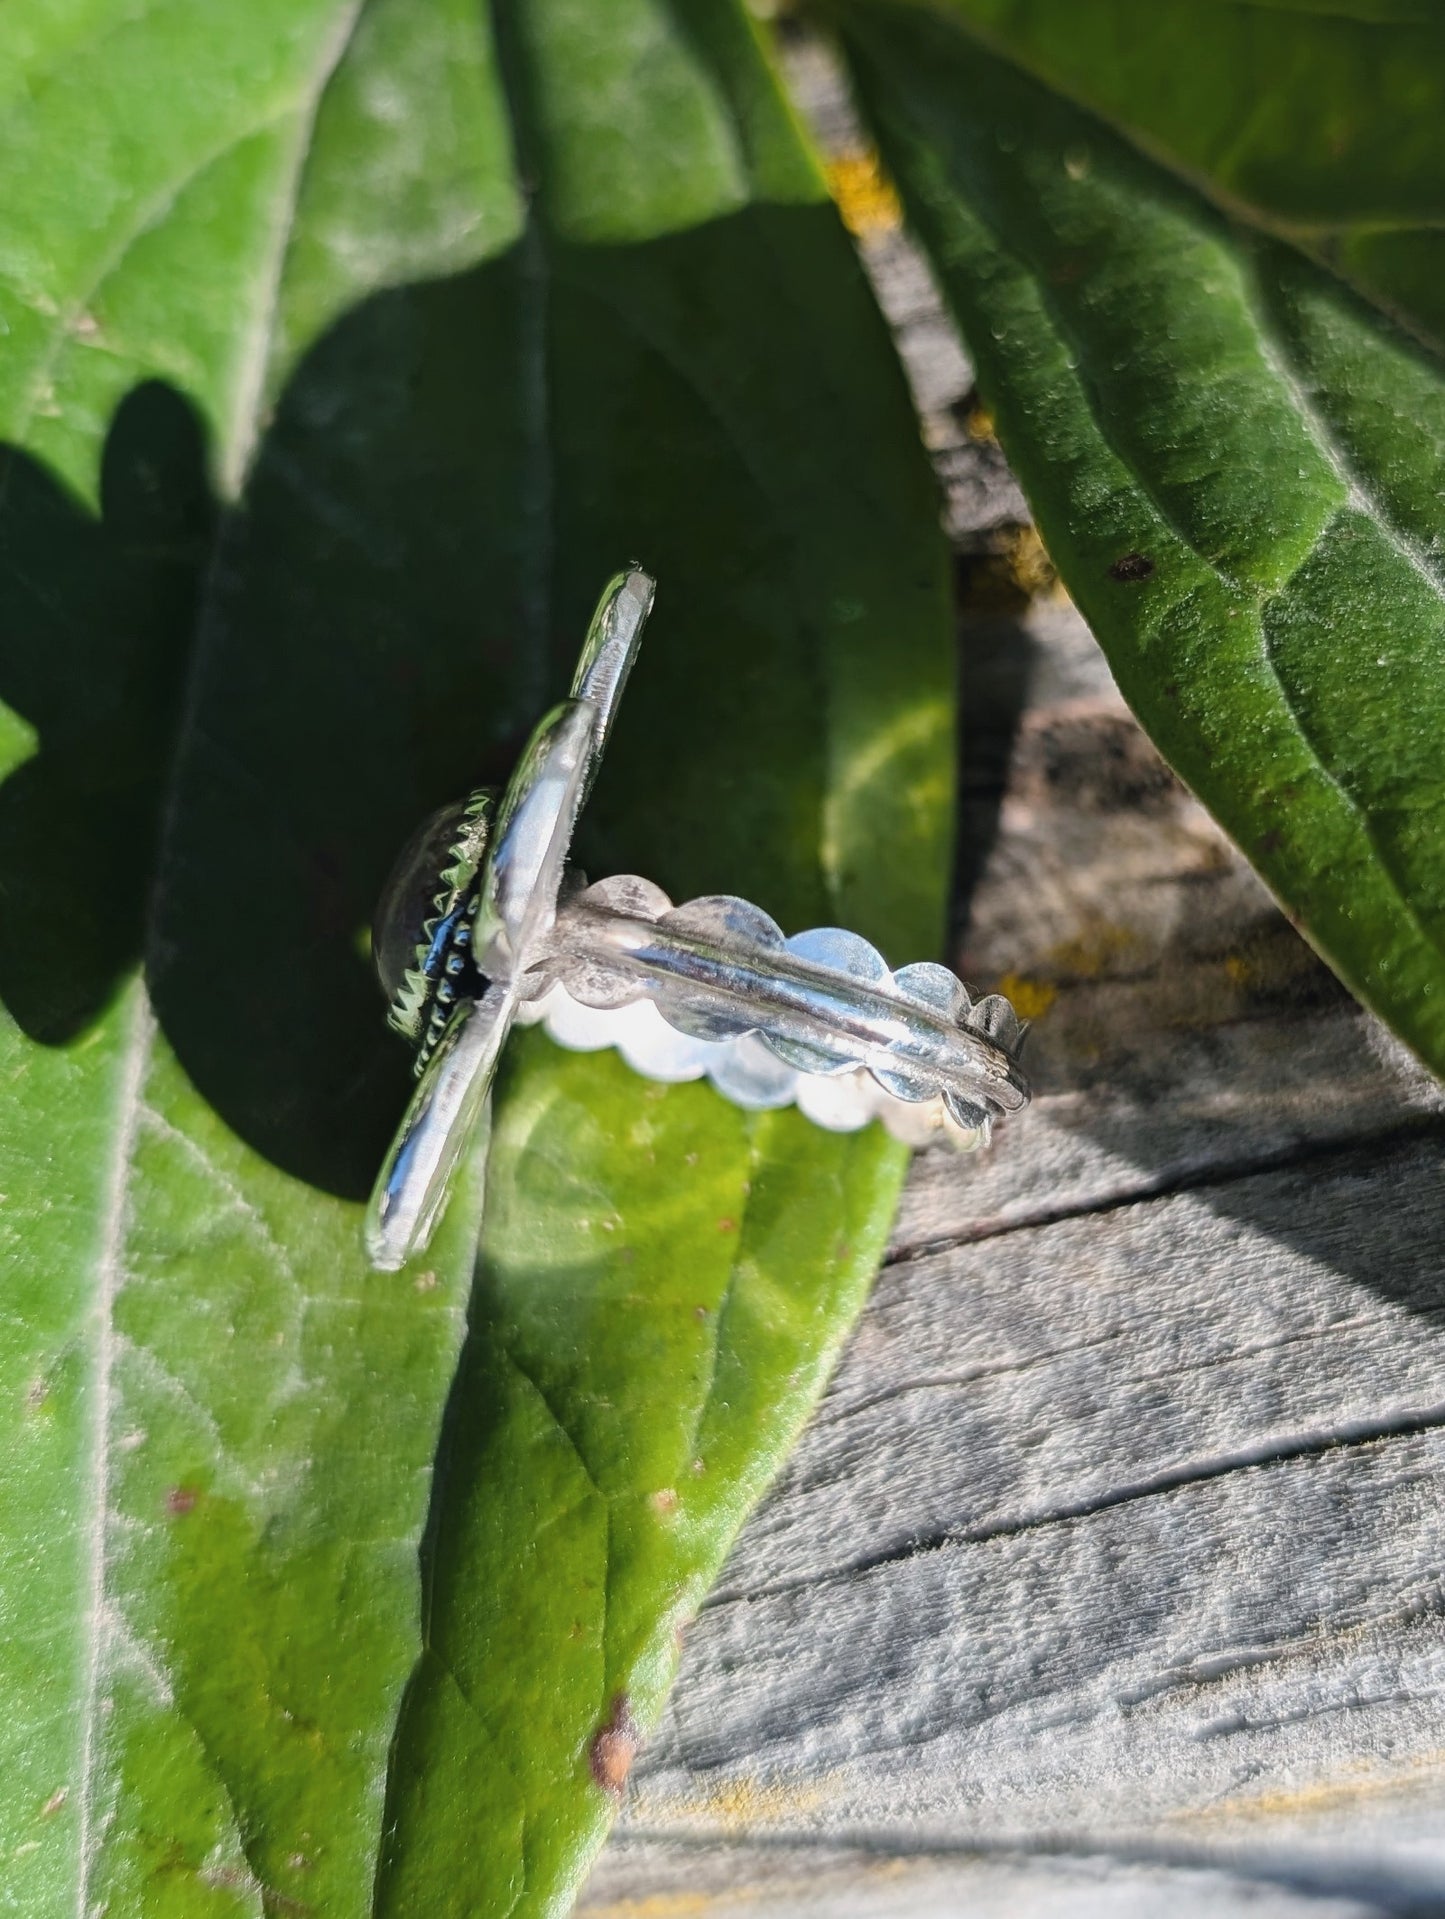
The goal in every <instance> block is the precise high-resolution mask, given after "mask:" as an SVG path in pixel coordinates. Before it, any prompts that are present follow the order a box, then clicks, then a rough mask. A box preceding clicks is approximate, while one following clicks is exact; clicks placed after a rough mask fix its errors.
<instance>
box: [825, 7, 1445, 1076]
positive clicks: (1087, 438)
mask: <svg viewBox="0 0 1445 1919" xmlns="http://www.w3.org/2000/svg"><path fill="white" fill-rule="evenodd" d="M885 14H886V18H885ZM847 17H848V20H849V23H850V24H849V32H850V35H851V44H852V48H853V54H854V61H855V71H856V73H857V76H858V81H859V85H860V87H861V89H862V92H863V95H864V98H865V100H866V102H867V105H868V109H869V111H870V112H871V114H872V116H873V119H874V123H875V125H876V126H877V127H878V129H879V130H880V135H881V138H882V140H883V144H884V147H885V151H886V154H887V157H888V159H889V161H890V163H891V165H892V166H893V167H894V168H895V170H896V172H897V174H898V177H899V179H900V181H901V183H902V185H903V188H904V192H905V196H906V199H907V203H908V205H909V208H910V210H911V213H912V216H913V218H914V220H915V222H916V224H917V226H918V229H919V231H920V233H921V234H922V235H923V236H924V238H925V240H926V242H927V244H928V246H929V248H930V249H931V251H932V254H933V257H934V259H935V261H936V262H937V264H938V267H939V270H940V272H941V274H942V277H943V280H944V284H945V286H946V288H947V290H948V293H949V295H950V297H951V299H952V301H953V303H954V305H955V307H956V309H957V312H958V314H959V316H960V319H961V321H962V324H963V328H964V332H965V334H966V336H967V339H968V342H969V345H970V348H971V350H972V351H973V353H974V355H975V356H976V360H977V365H978V372H979V379H980V383H981V385H982V387H983V389H984V391H985V393H986V394H987V395H988V397H989V399H990V402H991V404H992V406H993V407H994V409H995V413H996V417H997V421H998V427H999V433H1000V437H1001V439H1002V440H1003V442H1004V444H1005V447H1006V448H1007V450H1008V453H1009V455H1010V458H1011V460H1012V462H1013V464H1014V466H1015V469H1016V471H1017V472H1018V474H1019V476H1020V479H1021V481H1022V482H1023V485H1024V487H1025V489H1026V490H1027V492H1028V495H1029V498H1030V501H1031V504H1032V505H1033V507H1034V509H1035V511H1036V513H1037V516H1038V520H1039V525H1040V528H1041V531H1042V532H1043V535H1044V537H1045V539H1046V541H1047V542H1048V545H1049V549H1050V551H1051V553H1052V554H1053V555H1054V557H1055V559H1056V560H1057V562H1058V565H1059V569H1060V572H1061V573H1062V575H1063V577H1064V579H1065V581H1066V583H1067V584H1068V586H1069V589H1070V591H1071V592H1072V593H1073V595H1074V596H1075V598H1076V599H1077V601H1078V603H1079V605H1080V607H1081V608H1082V610H1083V612H1084V614H1085V615H1086V617H1087V618H1088V620H1089V622H1090V624H1091V625H1092V627H1093V628H1094V630H1095V632H1096V633H1097V634H1098V636H1099V638H1100V640H1101V641H1102V642H1103V645H1104V647H1105V649H1106V651H1107V652H1108V655H1109V659H1110V663H1111V665H1112V666H1113V669H1114V672H1115V675H1116V677H1117V678H1118V681H1119V684H1120V686H1121V688H1122V689H1123V691H1124V693H1125V695H1126V696H1127V698H1128V699H1129V700H1130V702H1131V703H1132V705H1133V706H1134V707H1135V710H1136V711H1137V712H1138V713H1139V714H1140V716H1141V718H1142V719H1143V720H1144V723H1145V724H1146V726H1147V727H1148V728H1149V730H1150V732H1151V733H1152V734H1153V736H1154V738H1155V740H1156V741H1157V742H1158V744H1159V745H1160V747H1161V749H1162V750H1163V751H1164V753H1165V754H1166V755H1167V757H1168V758H1169V759H1170V761H1171V762H1172V763H1173V764H1174V765H1175V766H1176V767H1177V768H1178V769H1179V771H1180V772H1181V773H1182V774H1183V775H1184V777H1185V778H1186V779H1187V780H1188V781H1189V783H1190V784H1191V785H1192V786H1193V787H1194V789H1195V790H1196V792H1197V793H1198V794H1199V795H1200V797H1201V798H1202V799H1203V800H1204V801H1205V802H1206V804H1207V805H1208V806H1209V807H1210V808H1211V810H1212V811H1213V812H1214V813H1215V814H1216V815H1217V816H1218V818H1219V819H1220V820H1221V821H1222V822H1223V823H1224V825H1225V826H1226V827H1227V828H1228V829H1229V831H1230V832H1231V833H1232V834H1233V835H1234V837H1235V838H1236V839H1237V840H1238V842H1239V844H1240V845H1241V846H1242V847H1243V849H1244V850H1245V852H1246V853H1247V854H1248V855H1249V857H1250V858H1251V860H1253V861H1254V863H1255V865H1256V866H1257V867H1258V869H1259V870H1260V872H1261V873H1262V874H1263V875H1264V876H1265V878H1266V879H1267V880H1268V881H1269V883H1270V884H1271V886H1272V887H1273V888H1274V890H1275V891H1276V892H1277V894H1278V895H1279V896H1280V898H1281V899H1282V900H1283V901H1284V902H1285V904H1286V905H1287V906H1288V908H1289V909H1290V910H1291V912H1292V913H1293V914H1294V915H1295V917H1296V918H1297V921H1298V923H1299V924H1300V925H1301V927H1302V928H1303V930H1304V931H1305V932H1306V933H1307V934H1308V935H1309V937H1310V938H1311V940H1313V941H1314V942H1315V944H1316V945H1317V946H1318V947H1319V949H1320V950H1321V951H1322V952H1323V953H1324V954H1325V956H1326V957H1327V958H1328V959H1329V960H1330V961H1331V963H1332V964H1333V965H1334V966H1335V967H1336V969H1337V970H1338V971H1339V972H1340V974H1341V975H1342V976H1343V978H1344V979H1345V980H1346V981H1347V982H1348V983H1349V984H1350V985H1351V986H1352V987H1353V988H1354V989H1355V990H1356V991H1357V992H1358V993H1359V994H1360V995H1361V996H1362V997H1363V998H1364V999H1365V1000H1367V1001H1368V1002H1369V1003H1370V1004H1372V1005H1373V1006H1374V1007H1375V1008H1376V1009H1377V1010H1378V1011H1379V1012H1380V1013H1381V1014H1383V1015H1384V1017H1385V1018H1386V1019H1388V1020H1389V1021H1390V1022H1391V1024H1392V1025H1394V1026H1395V1027H1396V1029H1397V1030H1398V1031H1399V1032H1400V1033H1401V1034H1403V1035H1404V1037H1405V1038H1406V1039H1407V1040H1409V1041H1410V1042H1411V1044H1412V1045H1413V1046H1414V1047H1416V1049H1417V1050H1418V1051H1419V1052H1420V1054H1421V1055H1422V1057H1423V1058H1425V1059H1426V1060H1428V1061H1429V1062H1431V1063H1432V1064H1433V1065H1434V1066H1435V1067H1437V1068H1445V785H1442V782H1441V778H1440V754H1439V742H1440V739H1441V737H1442V730H1445V512H1442V506H1441V501H1442V482H1445V383H1442V368H1441V366H1440V363H1439V362H1438V361H1436V360H1435V359H1433V358H1432V357H1431V356H1430V355H1429V354H1428V353H1427V352H1426V351H1425V350H1424V349H1422V348H1420V347H1418V346H1416V345H1415V344H1414V343H1413V342H1412V341H1410V340H1408V339H1407V338H1406V337H1405V336H1404V335H1403V334H1401V333H1398V332H1396V331H1395V329H1394V327H1393V326H1392V324H1391V323H1390V322H1388V321H1387V320H1385V319H1384V318H1383V317H1382V316H1381V315H1380V314H1379V313H1378V312H1376V311H1374V310H1372V309H1371V308H1369V307H1368V306H1366V305H1365V304H1364V303H1363V302H1362V301H1360V300H1358V299H1357V298H1356V297H1355V296H1354V295H1353V294H1351V293H1350V292H1349V291H1348V290H1347V289H1346V288H1344V287H1343V286H1342V285H1341V284H1340V283H1339V282H1338V281H1337V280H1335V279H1333V278H1332V277H1331V276H1329V275H1328V274H1326V273H1325V272H1324V271H1323V270H1321V269H1319V268H1317V267H1314V266H1312V265H1311V264H1310V263H1308V262H1307V261H1305V260H1304V259H1302V258H1301V257H1300V256H1299V255H1298V254H1297V253H1294V252H1292V251H1289V250H1287V249H1285V248H1283V247H1282V246H1280V245H1278V244H1276V243H1272V242H1266V241H1264V240H1262V239H1261V238H1260V237H1259V236H1258V235H1255V234H1251V233H1250V232H1249V231H1247V230H1246V229H1243V228H1241V227H1238V226H1232V225H1230V224H1228V223H1227V222H1226V221H1225V220H1224V219H1223V218H1222V217H1221V216H1220V215H1218V214H1217V213H1215V212H1214V211H1213V210H1211V208H1210V207H1209V206H1208V205H1207V204H1206V203H1205V202H1204V201H1203V200H1201V199H1199V198H1197V197H1196V196H1195V195H1194V194H1193V193H1191V192H1190V191H1189V190H1188V189H1186V188H1183V187H1181V186H1179V185H1177V184H1176V183H1175V182H1174V181H1172V180H1171V179H1170V178H1169V176H1168V175H1166V174H1165V173H1163V172H1162V171H1160V170H1159V169H1157V168H1155V167H1153V166H1151V165H1150V163H1149V162H1148V161H1146V160H1144V159H1142V158H1141V157H1140V156H1139V155H1138V154H1137V153H1136V152H1135V151H1133V150H1132V149H1131V148H1130V147H1128V146H1126V145H1125V144H1124V143H1122V142H1121V141H1120V140H1119V139H1118V138H1116V137H1115V136H1114V135H1112V134H1111V133H1110V132H1109V131H1108V130H1107V129H1106V128H1105V127H1103V126H1102V125H1101V123H1100V122H1099V121H1097V120H1096V119H1093V118H1092V117H1090V116H1089V115H1087V114H1084V113H1082V112H1081V111H1079V110H1078V109H1076V108H1075V107H1073V106H1072V105H1070V104H1068V103H1066V102H1065V101H1063V100H1061V99H1060V98H1059V97H1058V95H1057V94H1055V93H1052V92H1051V91H1050V90H1049V89H1047V88H1045V87H1043V86H1042V85H1040V84H1039V83H1038V82H1036V81H1034V80H1032V79H1030V78H1028V77H1026V76H1025V75H1024V74H1023V73H1022V72H1021V71H1020V70H1019V69H1018V68H1017V67H1014V66H1011V65H1010V64H1008V63H1005V62H1002V61H999V60H997V59H994V58H993V57H991V56H990V55H988V54H987V53H985V52H983V51H982V50H981V49H979V48H978V47H977V46H974V45H972V44H970V43H969V42H968V41H967V40H966V39H964V38H963V36H962V35H960V34H959V33H958V32H957V31H956V30H955V29H952V28H950V27H948V26H945V25H943V24H940V23H937V22H935V21H932V20H930V19H927V18H926V17H924V16H921V15H920V16H918V17H916V18H914V17H910V16H905V15H901V14H898V13H896V12H895V11H894V10H892V9H884V8H879V9H876V10H874V9H870V8H858V9H856V10H853V11H850V12H849V14H848V16H847Z"/></svg>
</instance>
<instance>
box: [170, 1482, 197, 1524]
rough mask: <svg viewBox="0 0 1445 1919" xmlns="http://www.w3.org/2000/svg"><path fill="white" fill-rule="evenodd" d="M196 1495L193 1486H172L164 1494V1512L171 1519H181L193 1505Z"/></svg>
mask: <svg viewBox="0 0 1445 1919" xmlns="http://www.w3.org/2000/svg"><path fill="white" fill-rule="evenodd" d="M197 1498H198V1494H197V1492H196V1489H195V1487H194V1486H172V1487H171V1489H170V1491H169V1492H168V1493H167V1494H166V1511H167V1512H168V1513H169V1514H170V1516H171V1518H172V1519H183V1518H184V1517H185V1515H186V1514H187V1513H188V1512H190V1510H191V1509H192V1507H193V1506H194V1505H195V1503H196V1500H197Z"/></svg>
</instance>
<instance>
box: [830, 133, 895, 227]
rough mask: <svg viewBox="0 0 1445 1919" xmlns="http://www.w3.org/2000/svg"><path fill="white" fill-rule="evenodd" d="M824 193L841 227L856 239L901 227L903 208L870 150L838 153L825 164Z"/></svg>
mask: <svg viewBox="0 0 1445 1919" xmlns="http://www.w3.org/2000/svg"><path fill="white" fill-rule="evenodd" d="M828 191H829V192H830V193H831V194H832V196H833V200H834V203H835V204H836V206H837V208H838V211H839V213H841V214H842V216H843V224H844V226H846V227H847V229H848V231H849V232H850V233H851V234H853V235H854V237H855V238H856V239H859V240H870V239H872V238H873V236H874V235H875V234H879V233H892V232H893V231H894V230H895V229H896V228H898V227H900V226H901V225H902V224H903V208H902V206H901V205H900V204H899V200H898V195H897V193H896V192H895V190H894V187H893V182H892V181H891V180H890V179H889V178H888V175H887V174H886V173H885V172H884V171H883V166H882V162H881V161H880V160H879V158H878V155H877V154H876V153H875V152H874V151H873V149H872V148H871V147H869V148H866V149H863V150H861V151H859V152H855V153H842V154H839V155H838V157H837V158H836V159H834V160H830V161H829V162H828Z"/></svg>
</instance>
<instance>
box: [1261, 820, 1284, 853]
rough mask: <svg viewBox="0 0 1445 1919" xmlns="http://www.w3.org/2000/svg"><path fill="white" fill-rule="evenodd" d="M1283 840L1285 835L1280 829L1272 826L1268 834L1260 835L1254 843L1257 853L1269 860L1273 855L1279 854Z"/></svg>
mask: <svg viewBox="0 0 1445 1919" xmlns="http://www.w3.org/2000/svg"><path fill="white" fill-rule="evenodd" d="M1283 839H1284V835H1283V833H1281V832H1280V830H1279V828H1278V827H1277V826H1272V827H1271V828H1270V829H1269V831H1268V832H1267V833H1261V834H1260V836H1259V838H1258V839H1257V840H1256V841H1255V843H1254V850H1255V852H1256V853H1262V854H1263V855H1264V856H1265V858H1266V859H1268V858H1269V855H1270V854H1271V853H1277V852H1278V851H1279V849H1280V845H1281V842H1282V841H1283Z"/></svg>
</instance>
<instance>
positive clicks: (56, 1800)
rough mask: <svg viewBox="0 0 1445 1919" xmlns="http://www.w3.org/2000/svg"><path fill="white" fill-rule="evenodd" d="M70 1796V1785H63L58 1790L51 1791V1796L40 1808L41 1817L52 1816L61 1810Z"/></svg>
mask: <svg viewBox="0 0 1445 1919" xmlns="http://www.w3.org/2000/svg"><path fill="white" fill-rule="evenodd" d="M69 1797H70V1788H69V1786H62V1787H61V1788H60V1789H59V1791H58V1792H53V1793H51V1795H50V1797H49V1798H48V1799H47V1800H46V1802H45V1804H44V1805H43V1806H42V1807H41V1808H40V1817H41V1818H42V1819H49V1818H50V1817H51V1816H52V1814H54V1813H57V1812H59V1811H60V1808H61V1807H62V1806H63V1805H64V1804H65V1802H66V1800H67V1799H68V1798H69Z"/></svg>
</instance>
